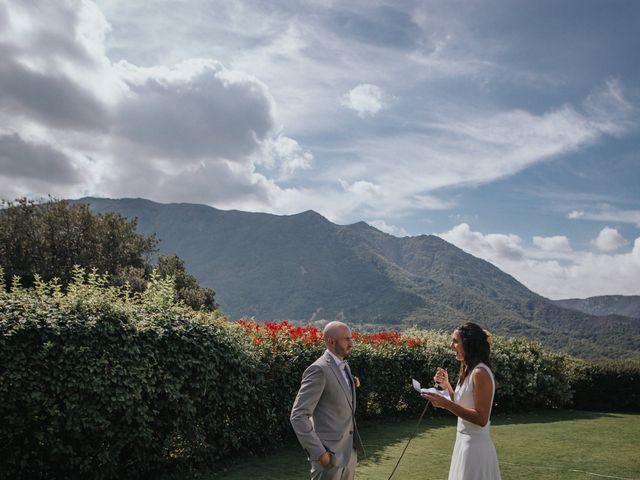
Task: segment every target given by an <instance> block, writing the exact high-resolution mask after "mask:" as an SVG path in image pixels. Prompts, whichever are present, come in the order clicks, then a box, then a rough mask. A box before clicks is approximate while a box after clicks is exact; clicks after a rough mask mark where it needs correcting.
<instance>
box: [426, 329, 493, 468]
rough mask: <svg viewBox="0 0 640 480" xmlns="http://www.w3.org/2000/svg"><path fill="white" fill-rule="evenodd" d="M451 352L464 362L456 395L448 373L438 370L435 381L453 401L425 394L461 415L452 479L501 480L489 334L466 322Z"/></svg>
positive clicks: (456, 333)
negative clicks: (492, 430) (492, 431)
mask: <svg viewBox="0 0 640 480" xmlns="http://www.w3.org/2000/svg"><path fill="white" fill-rule="evenodd" d="M451 349H452V350H453V351H454V352H455V354H456V360H459V361H460V362H461V363H460V375H459V377H458V384H457V385H456V389H455V392H454V390H453V388H452V387H451V384H450V383H449V375H448V374H447V371H446V370H444V369H442V368H438V370H437V372H436V374H435V376H434V377H433V379H434V381H435V383H436V385H437V386H438V387H440V388H442V389H445V390H447V391H448V392H449V397H450V398H453V401H451V400H449V399H447V398H444V397H443V396H441V395H438V394H433V393H423V394H422V396H423V397H424V398H426V399H427V400H430V401H431V403H432V404H433V406H434V407H438V408H446V409H447V410H449V411H450V412H451V413H453V414H455V415H457V416H458V433H457V435H456V444H455V446H454V447H453V455H452V456H451V467H450V468H449V480H499V479H500V468H499V467H498V457H497V456H496V449H495V447H494V446H493V442H492V441H491V437H489V416H490V415H491V405H493V396H494V393H495V390H496V388H495V380H494V379H493V373H492V372H491V369H490V367H489V365H490V363H489V354H490V351H491V349H490V347H489V341H488V336H487V333H486V332H485V331H484V330H483V329H482V328H480V326H478V325H476V324H475V323H465V324H464V325H462V326H460V327H458V328H456V329H455V330H454V331H453V334H452V335H451Z"/></svg>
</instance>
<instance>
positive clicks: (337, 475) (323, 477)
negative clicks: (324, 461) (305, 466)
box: [310, 449, 358, 480]
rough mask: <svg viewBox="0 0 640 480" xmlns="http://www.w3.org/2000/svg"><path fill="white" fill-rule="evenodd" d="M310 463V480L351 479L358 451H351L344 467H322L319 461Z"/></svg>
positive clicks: (354, 473)
mask: <svg viewBox="0 0 640 480" xmlns="http://www.w3.org/2000/svg"><path fill="white" fill-rule="evenodd" d="M310 463H311V480H353V479H354V478H355V477H356V463H358V452H356V450H355V449H353V450H352V451H351V458H350V459H349V463H348V464H347V466H346V467H334V466H328V467H327V468H324V467H323V466H322V465H321V464H320V462H314V461H313V460H312V461H311V462H310Z"/></svg>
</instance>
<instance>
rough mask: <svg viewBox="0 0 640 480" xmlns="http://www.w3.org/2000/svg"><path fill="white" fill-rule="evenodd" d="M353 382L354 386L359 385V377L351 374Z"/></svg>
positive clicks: (357, 386)
mask: <svg viewBox="0 0 640 480" xmlns="http://www.w3.org/2000/svg"><path fill="white" fill-rule="evenodd" d="M353 384H354V385H355V386H356V388H359V387H360V379H359V378H358V377H356V376H355V375H354V376H353Z"/></svg>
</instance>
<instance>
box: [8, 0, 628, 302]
mask: <svg viewBox="0 0 640 480" xmlns="http://www.w3.org/2000/svg"><path fill="white" fill-rule="evenodd" d="M638 25H640V3H639V2H636V1H633V0H630V1H620V0H610V1H605V0H600V1H593V0H576V1H568V0H562V1H557V0H554V1H546V0H543V1H540V0H536V1H528V0H527V1H524V0H520V1H517V0H516V1H514V0H501V1H490V0H468V1H455V0H454V1H451V0H449V1H440V0H439V1H402V0H388V1H382V0H380V1H378V0H366V1H360V0H350V1H348V2H345V1H333V0H307V1H278V0H274V1H271V2H258V1H214V0H188V1H186V0H155V1H153V2H149V1H141V0H133V1H132V0H128V1H124V0H95V1H89V0H86V1H76V0H65V1H59V2H39V1H36V0H8V1H4V2H2V3H0V195H1V196H2V197H3V198H6V199H11V198H16V197H18V196H29V197H40V196H45V195H47V194H52V195H54V196H57V197H63V198H77V197H81V196H85V195H95V196H106V197H112V198H120V197H144V198H149V199H152V200H156V201H159V202H192V203H203V204H208V205H212V206H214V207H217V208H223V209H240V210H249V211H261V212H269V213H274V214H282V215H288V214H295V213H298V212H301V211H305V210H308V209H313V210H316V211H317V212H319V213H321V214H322V215H324V216H325V217H327V218H328V219H329V220H331V221H333V222H336V223H339V224H349V223H353V222H357V221H360V220H364V221H367V222H368V223H370V224H371V225H373V226H376V227H377V228H380V229H381V230H384V231H386V232H388V233H391V234H394V235H397V236H404V235H421V234H437V235H440V236H441V237H443V238H445V239H446V240H447V241H450V242H452V243H454V244H455V245H457V246H459V247H461V248H463V249H464V250H465V251H467V252H469V253H471V254H473V255H476V256H478V257H481V258H484V259H486V260H488V261H490V262H492V263H494V264H495V265H497V266H498V267H500V268H501V269H503V270H504V271H506V272H508V273H510V274H512V275H513V276H514V277H515V278H517V279H518V280H519V281H521V282H522V283H524V284H525V285H526V286H528V287H529V288H531V289H532V290H534V291H536V292H538V293H540V294H542V295H545V296H547V297H550V298H554V299H555V298H568V297H587V296H593V295H604V294H627V295H629V294H640V187H639V185H640V158H639V153H638V152H639V147H640V81H639V80H640V62H639V61H638V54H637V52H639V51H640V33H639V29H638Z"/></svg>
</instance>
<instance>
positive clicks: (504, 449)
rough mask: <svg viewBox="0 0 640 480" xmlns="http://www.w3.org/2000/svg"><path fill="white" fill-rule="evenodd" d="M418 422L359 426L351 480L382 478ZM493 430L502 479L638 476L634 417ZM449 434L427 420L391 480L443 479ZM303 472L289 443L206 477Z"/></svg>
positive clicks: (552, 420) (451, 423)
mask: <svg viewBox="0 0 640 480" xmlns="http://www.w3.org/2000/svg"><path fill="white" fill-rule="evenodd" d="M416 417H417V415H416ZM416 420H417V419H416ZM416 420H414V421H406V420H402V421H397V422H392V421H385V422H376V423H367V424H363V425H362V426H361V433H362V437H363V440H364V443H365V446H366V449H367V457H366V458H364V459H361V461H360V462H359V464H358V471H357V474H356V478H357V479H358V480H386V479H387V478H388V476H389V474H390V473H391V471H392V470H393V467H394V465H395V463H396V461H397V458H398V456H399V455H400V453H401V452H402V449H403V448H404V446H405V444H406V442H407V440H408V439H409V437H410V436H411V434H412V433H413V432H414V430H415V421H416ZM491 432H492V438H493V441H494V443H495V445H496V450H497V451H498V460H499V461H500V469H501V472H502V478H503V479H504V480H510V479H513V480H515V479H518V480H520V479H532V480H533V479H535V480H551V479H562V480H574V479H575V480H577V479H598V478H612V479H640V415H638V414H618V413H595V412H578V411H551V412H543V413H532V414H518V415H509V416H507V415H503V416H500V415H497V416H496V417H495V418H494V419H493V424H492V427H491ZM454 439H455V418H454V417H438V418H433V417H429V418H427V417H425V419H424V420H423V423H422V425H421V426H420V429H419V433H418V435H417V436H416V437H415V438H414V439H413V440H412V441H411V444H410V446H409V448H408V449H407V452H406V453H405V456H404V459H403V460H402V462H401V463H400V466H399V467H398V469H397V471H396V473H395V475H394V477H393V478H394V480H418V479H419V480H437V479H444V480H446V478H447V473H448V470H449V459H450V455H451V450H452V448H453V442H454ZM307 470H308V467H307V462H306V460H305V456H304V452H303V451H302V449H301V448H300V447H299V446H298V445H297V444H294V443H291V444H288V445H285V446H283V447H280V448H277V449H274V451H273V453H272V454H270V455H268V456H259V457H250V458H241V459H237V460H234V461H233V462H231V463H230V464H229V465H227V469H226V471H224V472H219V473H215V474H209V475H205V476H204V477H203V478H204V479H216V480H247V479H249V480H267V479H269V480H276V479H278V480H294V479H295V480H300V479H304V478H308V474H307ZM185 480H186V477H185Z"/></svg>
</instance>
